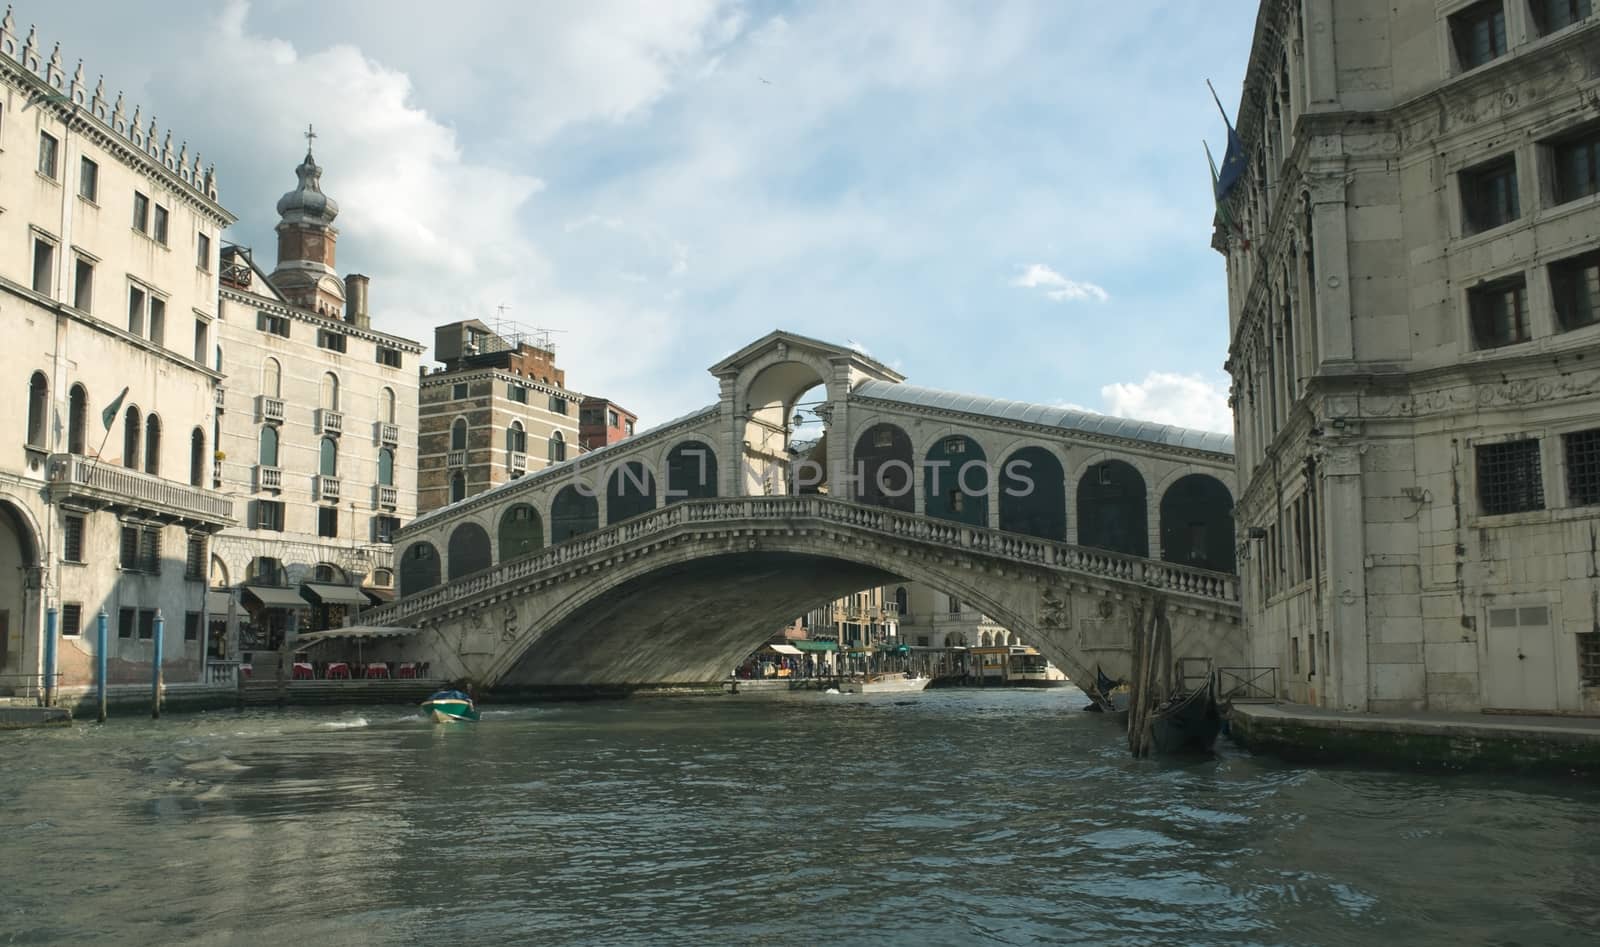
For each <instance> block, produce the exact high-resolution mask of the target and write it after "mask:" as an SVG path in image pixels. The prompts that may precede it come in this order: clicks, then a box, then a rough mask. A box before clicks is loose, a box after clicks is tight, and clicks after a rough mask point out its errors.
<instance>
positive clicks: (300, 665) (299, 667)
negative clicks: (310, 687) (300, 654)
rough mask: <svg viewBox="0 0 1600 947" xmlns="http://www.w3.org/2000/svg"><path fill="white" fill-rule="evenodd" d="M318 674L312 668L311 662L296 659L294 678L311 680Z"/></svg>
mask: <svg viewBox="0 0 1600 947" xmlns="http://www.w3.org/2000/svg"><path fill="white" fill-rule="evenodd" d="M316 676H317V675H316V673H315V672H313V671H312V670H311V665H310V664H307V663H306V662H304V661H296V662H295V663H294V672H293V674H292V676H291V677H292V679H293V680H296V681H309V680H311V679H312V678H314V677H316Z"/></svg>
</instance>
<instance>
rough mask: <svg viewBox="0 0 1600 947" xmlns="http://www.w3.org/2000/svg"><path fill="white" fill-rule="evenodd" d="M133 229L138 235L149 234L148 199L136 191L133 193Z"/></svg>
mask: <svg viewBox="0 0 1600 947" xmlns="http://www.w3.org/2000/svg"><path fill="white" fill-rule="evenodd" d="M133 229H134V230H137V231H139V232H140V233H149V232H150V198H148V197H145V196H144V195H143V194H140V193H139V192H138V191H134V192H133Z"/></svg>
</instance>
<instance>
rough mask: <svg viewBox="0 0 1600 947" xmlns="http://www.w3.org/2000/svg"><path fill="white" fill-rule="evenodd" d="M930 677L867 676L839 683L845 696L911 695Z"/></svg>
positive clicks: (928, 680) (921, 687)
mask: <svg viewBox="0 0 1600 947" xmlns="http://www.w3.org/2000/svg"><path fill="white" fill-rule="evenodd" d="M932 680H933V678H931V677H906V676H905V675H904V674H869V675H867V676H866V677H857V678H852V679H850V680H848V681H841V682H840V684H839V690H840V691H841V692H843V693H846V694H913V693H916V692H917V691H920V690H922V689H923V688H925V687H927V686H928V683H929V682H930V681H932Z"/></svg>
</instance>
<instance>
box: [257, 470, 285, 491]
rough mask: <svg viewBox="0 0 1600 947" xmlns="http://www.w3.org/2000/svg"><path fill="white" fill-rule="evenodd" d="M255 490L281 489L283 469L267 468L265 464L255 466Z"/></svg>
mask: <svg viewBox="0 0 1600 947" xmlns="http://www.w3.org/2000/svg"><path fill="white" fill-rule="evenodd" d="M256 489H257V490H272V491H274V492H276V491H279V490H282V489H283V469H282V468H281V467H268V466H267V465H265V464H256Z"/></svg>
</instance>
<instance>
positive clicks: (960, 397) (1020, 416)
mask: <svg viewBox="0 0 1600 947" xmlns="http://www.w3.org/2000/svg"><path fill="white" fill-rule="evenodd" d="M850 395H851V397H853V398H875V399H877V400H880V401H892V402H895V403H897V404H904V405H912V406H916V407H922V408H933V409H936V410H941V411H951V412H955V413H958V414H972V415H979V416H981V417H989V418H1003V419H1005V420H1008V421H1018V422H1021V423H1024V424H1039V425H1044V426H1046V427H1059V428H1064V429H1066V430H1069V431H1078V432H1081V433H1084V434H1095V435H1099V436H1102V437H1115V438H1121V439H1124V440H1133V441H1143V442H1145V443H1148V444H1160V445H1163V446H1167V447H1180V448H1185V449H1188V450H1203V451H1212V452H1215V453H1219V454H1232V453H1233V435H1231V434H1219V433H1216V432H1215V431H1196V430H1192V429H1190V428H1182V427H1174V426H1172V425H1170V424H1157V423H1155V422H1153V421H1139V420H1135V419H1132V418H1114V417H1111V416H1110V415H1105V414H1094V413H1091V412H1088V411H1078V410H1074V409H1072V408H1061V407H1056V406H1054V405H1048V404H1036V403H1033V402H1028V401H1010V400H1007V399H1005V398H990V397H987V396H985V395H969V394H962V393H960V392H955V391H940V390H938V389H935V388H923V387H921V386H919V385H902V384H889V383H886V382H881V381H866V382H862V383H861V384H860V385H857V386H856V388H855V390H853V391H852V392H851V393H850Z"/></svg>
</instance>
